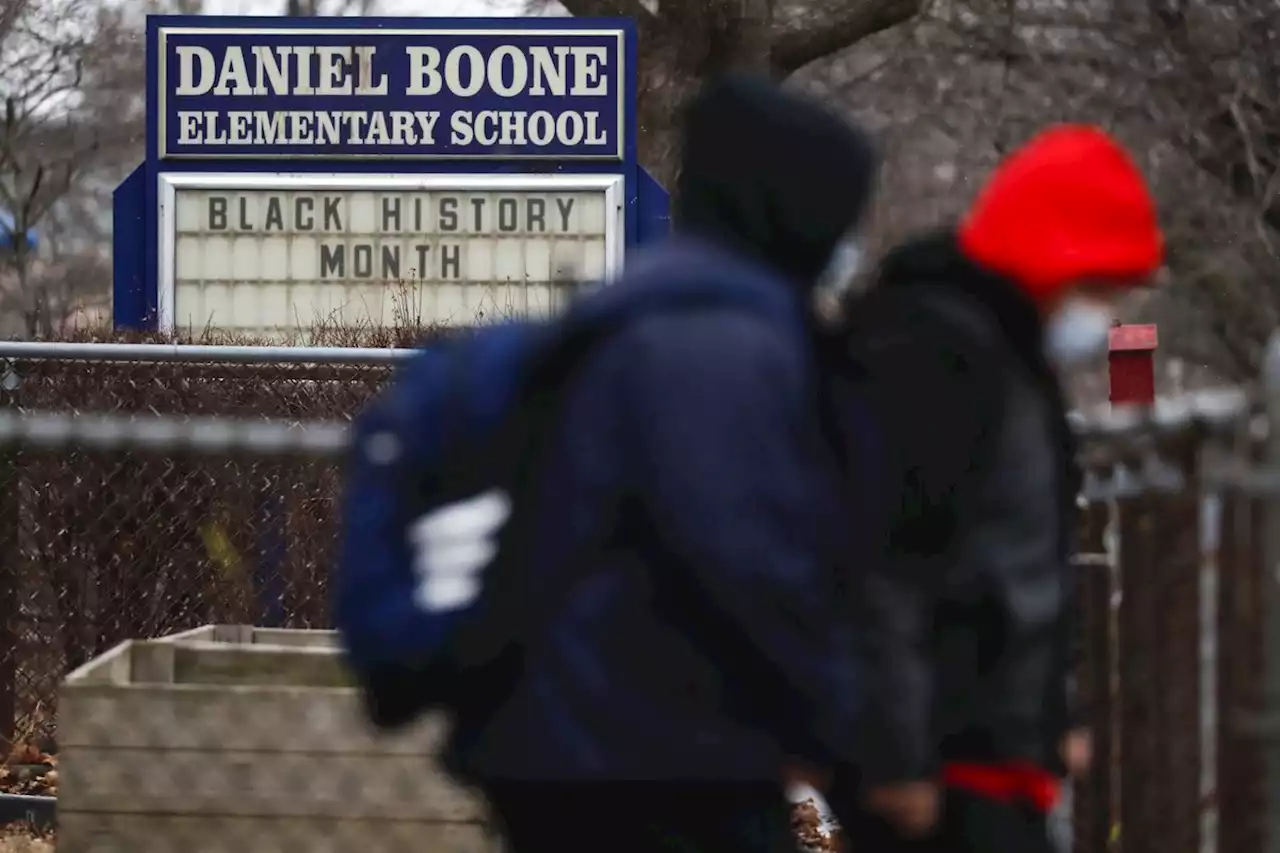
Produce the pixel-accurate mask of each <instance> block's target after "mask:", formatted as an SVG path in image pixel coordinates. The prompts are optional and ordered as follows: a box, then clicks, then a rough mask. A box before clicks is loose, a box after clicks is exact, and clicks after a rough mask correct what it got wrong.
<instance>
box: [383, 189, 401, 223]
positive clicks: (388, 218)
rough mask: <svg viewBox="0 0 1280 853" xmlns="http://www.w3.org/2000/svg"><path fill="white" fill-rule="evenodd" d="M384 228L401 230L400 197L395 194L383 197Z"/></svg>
mask: <svg viewBox="0 0 1280 853" xmlns="http://www.w3.org/2000/svg"><path fill="white" fill-rule="evenodd" d="M392 222H395V228H394V229H393V228H392V227H391V223H392ZM382 230H383V231H392V230H395V231H399V230H400V199H398V198H396V197H395V196H390V197H387V196H383V197H382Z"/></svg>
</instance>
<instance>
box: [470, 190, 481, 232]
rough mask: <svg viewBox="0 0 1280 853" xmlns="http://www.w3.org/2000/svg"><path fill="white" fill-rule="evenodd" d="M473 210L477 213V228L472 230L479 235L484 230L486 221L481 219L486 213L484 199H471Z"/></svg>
mask: <svg viewBox="0 0 1280 853" xmlns="http://www.w3.org/2000/svg"><path fill="white" fill-rule="evenodd" d="M471 209H472V210H474V211H475V212H476V226H475V228H473V229H471V230H472V231H473V232H475V233H476V234H479V233H480V232H481V231H483V230H484V220H483V219H482V218H481V214H483V213H484V199H483V198H473V199H471Z"/></svg>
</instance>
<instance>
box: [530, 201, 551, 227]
mask: <svg viewBox="0 0 1280 853" xmlns="http://www.w3.org/2000/svg"><path fill="white" fill-rule="evenodd" d="M528 208H529V217H528V218H529V224H528V225H527V226H526V227H527V228H528V229H529V230H530V231H534V230H537V231H540V232H542V233H544V234H545V233H546V230H547V202H546V199H541V198H531V199H529V205H528ZM535 223H536V225H535Z"/></svg>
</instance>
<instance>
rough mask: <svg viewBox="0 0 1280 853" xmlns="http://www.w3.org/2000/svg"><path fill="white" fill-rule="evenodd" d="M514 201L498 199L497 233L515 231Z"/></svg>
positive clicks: (511, 199)
mask: <svg viewBox="0 0 1280 853" xmlns="http://www.w3.org/2000/svg"><path fill="white" fill-rule="evenodd" d="M516 209H517V205H516V200H515V199H514V198H500V199H498V230H499V231H515V230H516V225H517V221H516Z"/></svg>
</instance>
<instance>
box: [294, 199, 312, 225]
mask: <svg viewBox="0 0 1280 853" xmlns="http://www.w3.org/2000/svg"><path fill="white" fill-rule="evenodd" d="M315 209H316V200H315V199H314V198H311V197H310V196H305V195H303V196H298V197H297V198H296V199H294V200H293V227H294V228H296V229H298V230H299V231H310V230H311V229H312V228H315V227H316V218H315V216H313V215H312V214H313V213H315Z"/></svg>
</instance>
